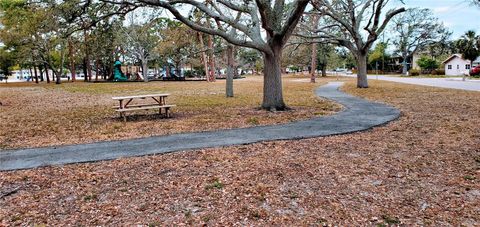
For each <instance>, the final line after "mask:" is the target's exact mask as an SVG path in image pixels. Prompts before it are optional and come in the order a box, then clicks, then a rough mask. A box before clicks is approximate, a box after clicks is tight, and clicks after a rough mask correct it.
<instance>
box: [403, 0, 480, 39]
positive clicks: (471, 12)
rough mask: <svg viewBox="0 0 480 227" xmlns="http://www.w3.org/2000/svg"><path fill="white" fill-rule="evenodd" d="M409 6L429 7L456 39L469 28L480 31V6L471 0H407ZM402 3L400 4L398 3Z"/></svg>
mask: <svg viewBox="0 0 480 227" xmlns="http://www.w3.org/2000/svg"><path fill="white" fill-rule="evenodd" d="M404 2H405V5H406V7H408V8H412V7H418V8H429V9H431V10H432V11H433V12H434V14H435V16H436V17H438V18H439V20H440V21H443V22H444V24H445V26H447V27H448V28H449V29H450V30H451V31H452V32H453V35H452V38H453V39H456V38H458V37H460V36H461V35H462V34H464V33H465V32H466V31H467V30H475V31H476V32H477V33H480V8H476V7H474V6H472V5H471V4H470V2H469V0H405V1H404ZM398 5H400V4H398Z"/></svg>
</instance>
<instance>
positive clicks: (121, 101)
mask: <svg viewBox="0 0 480 227" xmlns="http://www.w3.org/2000/svg"><path fill="white" fill-rule="evenodd" d="M119 101H120V109H124V108H125V106H124V105H123V100H122V99H120V100H119ZM121 117H123V122H127V115H126V114H125V112H120V118H121Z"/></svg>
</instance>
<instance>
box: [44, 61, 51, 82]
mask: <svg viewBox="0 0 480 227" xmlns="http://www.w3.org/2000/svg"><path fill="white" fill-rule="evenodd" d="M44 68H45V77H46V78H47V83H50V75H48V66H47V64H45V65H44Z"/></svg>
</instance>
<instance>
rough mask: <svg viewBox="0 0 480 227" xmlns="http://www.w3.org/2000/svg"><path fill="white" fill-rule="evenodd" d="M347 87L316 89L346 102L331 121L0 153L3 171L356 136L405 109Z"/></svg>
mask: <svg viewBox="0 0 480 227" xmlns="http://www.w3.org/2000/svg"><path fill="white" fill-rule="evenodd" d="M341 85H342V83H329V84H327V85H325V86H322V87H320V88H318V89H317V90H316V94H317V95H318V96H321V97H325V98H328V99H331V100H333V101H335V102H338V103H340V104H342V105H343V106H344V107H345V108H344V110H343V111H342V112H340V113H338V114H336V115H332V116H326V117H317V118H314V119H310V120H305V121H297V122H291V123H287V124H282V125H271V126H259V127H252V128H242V129H230V130H219V131H211V132H198V133H182V134H173V135H167V136H156V137H148V138H141V139H131V140H124V141H109V142H98V143H91V144H81V145H69V146H60V147H46V148H33V149H21V150H10V151H0V170H16V169H28V168H35V167H40V166H50V165H62V164H69V163H81V162H92V161H100V160H111V159H117V158H122V157H132V156H143V155H151V154H162V153H168V152H174V151H182V150H192V149H199V148H209V147H222V146H230V145H240V144H250V143H255V142H260V141H272V140H286V139H302V138H311V137H319V136H329V135H337V134H345V133H352V132H357V131H362V130H366V129H370V128H372V127H374V126H379V125H383V124H385V123H387V122H389V121H392V120H395V119H396V118H398V116H399V115H400V111H399V110H397V109H395V108H393V107H390V106H387V105H385V104H381V103H375V102H370V101H367V100H364V99H360V98H357V97H353V96H351V95H348V94H345V93H343V92H341V91H339V90H338V88H339V87H340V86H341Z"/></svg>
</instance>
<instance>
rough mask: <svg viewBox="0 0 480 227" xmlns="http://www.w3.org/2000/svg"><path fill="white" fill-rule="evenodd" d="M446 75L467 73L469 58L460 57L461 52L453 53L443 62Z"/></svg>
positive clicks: (469, 65)
mask: <svg viewBox="0 0 480 227" xmlns="http://www.w3.org/2000/svg"><path fill="white" fill-rule="evenodd" d="M443 64H444V65H445V75H446V76H463V75H466V74H468V72H469V71H470V68H471V64H470V61H469V60H465V59H463V58H462V55H461V54H454V55H452V56H450V57H449V58H447V60H445V61H444V62H443Z"/></svg>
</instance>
